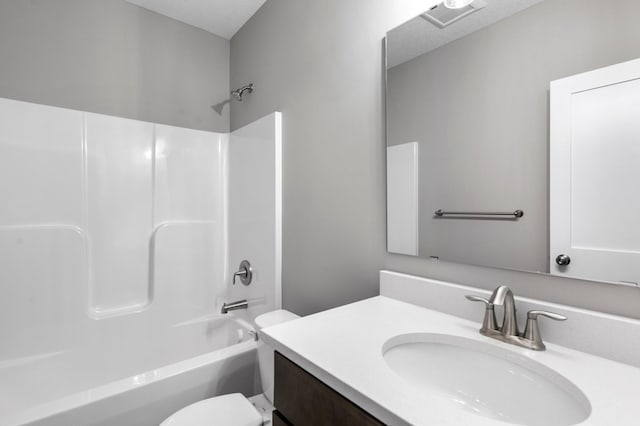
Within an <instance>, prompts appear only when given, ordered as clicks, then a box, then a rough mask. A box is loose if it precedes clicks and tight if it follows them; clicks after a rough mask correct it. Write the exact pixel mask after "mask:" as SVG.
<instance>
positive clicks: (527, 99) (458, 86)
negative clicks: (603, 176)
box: [387, 0, 640, 272]
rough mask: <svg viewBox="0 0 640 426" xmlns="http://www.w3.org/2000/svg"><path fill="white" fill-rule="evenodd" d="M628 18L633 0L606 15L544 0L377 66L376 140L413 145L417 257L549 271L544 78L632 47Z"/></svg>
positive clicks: (573, 0)
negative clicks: (384, 137)
mask: <svg viewBox="0 0 640 426" xmlns="http://www.w3.org/2000/svg"><path fill="white" fill-rule="evenodd" d="M638 16H640V2H637V1H626V2H620V3H618V4H617V5H616V7H615V8H612V9H611V10H610V11H609V13H608V15H607V17H606V19H603V15H602V2H601V1H599V0H564V1H557V0H556V1H544V2H542V3H539V4H537V5H535V6H533V7H531V8H529V9H526V10H524V11H522V12H520V13H518V14H516V15H514V16H511V17H509V18H507V19H505V20H503V21H501V22H498V23H496V24H494V25H492V26H490V27H488V28H485V29H483V30H480V31H478V32H476V33H474V34H471V35H469V36H467V37H464V38H462V39H459V40H456V41H454V42H452V43H450V44H448V45H446V46H443V47H441V48H439V49H436V50H434V51H432V52H430V53H427V54H425V55H421V56H419V57H417V58H415V59H413V60H411V61H408V62H405V63H403V64H400V65H398V66H395V67H393V68H391V69H390V70H389V71H388V80H387V85H388V91H387V108H388V109H387V112H388V117H389V121H388V125H387V126H388V128H387V130H388V135H389V139H388V141H387V143H388V144H390V145H394V144H399V143H406V142H412V141H418V142H419V145H420V149H419V152H420V212H421V214H420V255H421V256H422V257H428V256H439V257H440V259H445V260H450V261H455V262H463V263H471V264H476V265H489V266H499V267H508V268H512V269H518V270H527V271H540V272H548V271H549V238H548V236H549V229H548V227H549V223H548V215H549V194H548V185H549V182H548V176H549V165H548V161H549V160H548V158H549V151H548V146H549V131H548V129H549V118H548V117H549V107H548V105H549V100H548V91H549V82H550V81H553V80H557V79H559V78H563V77H566V76H570V75H574V74H578V73H582V72H585V71H589V70H592V69H596V68H600V67H603V66H607V65H612V64H616V63H620V62H624V61H628V60H631V59H635V58H638V57H640V43H638V40H640V25H638V20H637V17H638ZM422 24H423V25H430V24H429V23H427V22H424V21H423V22H422ZM456 25H465V23H464V20H463V21H461V22H460V23H459V24H456ZM438 208H444V209H448V210H458V211H460V210H462V211H464V210H467V211H513V210H515V209H522V210H524V212H525V216H524V217H523V218H522V219H520V220H518V221H513V220H507V221H505V220H455V219H454V220H452V219H437V218H434V217H433V214H432V213H433V211H435V210H436V209H438ZM556 254H557V253H556ZM552 257H555V255H554V256H552Z"/></svg>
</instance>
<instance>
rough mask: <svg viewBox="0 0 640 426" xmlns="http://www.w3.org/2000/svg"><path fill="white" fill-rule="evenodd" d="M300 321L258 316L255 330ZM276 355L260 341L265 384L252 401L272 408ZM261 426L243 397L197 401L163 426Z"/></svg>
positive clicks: (277, 314)
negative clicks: (264, 402) (259, 393)
mask: <svg viewBox="0 0 640 426" xmlns="http://www.w3.org/2000/svg"><path fill="white" fill-rule="evenodd" d="M296 318H300V317H299V316H298V315H296V314H293V313H291V312H289V311H285V310H282V309H280V310H277V311H272V312H267V313H266V314H262V315H259V316H258V317H256V319H255V321H254V322H255V326H256V330H257V331H258V332H260V330H262V329H263V328H265V327H269V326H272V325H276V324H281V323H283V322H287V321H291V320H294V319H296ZM273 354H274V351H273V348H271V347H269V346H267V345H266V344H265V343H264V342H262V341H258V365H259V368H260V379H261V381H262V391H263V394H262V395H261V396H257V397H252V398H251V399H252V400H260V399H262V398H264V399H266V402H267V404H270V405H273V387H274V368H273V363H274V355H273ZM213 425H225V426H262V425H263V415H262V413H260V412H259V411H258V410H257V409H256V407H255V406H254V405H253V404H252V403H251V402H250V401H249V399H247V398H246V397H245V396H244V395H242V394H240V393H232V394H228V395H221V396H216V397H213V398H209V399H205V400H202V401H198V402H196V403H193V404H191V405H188V406H186V407H185V408H182V409H180V410H178V411H176V412H175V413H173V414H172V415H171V416H170V417H168V418H167V419H166V420H165V421H163V422H162V423H161V424H160V426H213Z"/></svg>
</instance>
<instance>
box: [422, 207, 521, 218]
mask: <svg viewBox="0 0 640 426" xmlns="http://www.w3.org/2000/svg"><path fill="white" fill-rule="evenodd" d="M434 214H435V215H436V216H437V217H443V216H513V217H514V218H515V219H519V218H521V217H522V216H524V212H523V211H522V210H516V211H513V212H447V211H444V210H442V209H438V210H436V211H435V213H434Z"/></svg>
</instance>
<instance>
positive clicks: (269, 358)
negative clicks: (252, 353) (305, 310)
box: [254, 309, 300, 404]
mask: <svg viewBox="0 0 640 426" xmlns="http://www.w3.org/2000/svg"><path fill="white" fill-rule="evenodd" d="M297 318H300V317H299V316H298V315H296V314H294V313H291V312H289V311H285V310H284V309H280V310H277V311H272V312H267V313H266V314H262V315H259V316H257V317H256V319H255V321H254V322H255V325H256V330H257V331H258V336H259V337H258V339H259V340H258V365H259V366H260V379H261V380H262V391H263V392H264V396H265V397H266V398H267V399H268V400H269V402H270V403H271V404H273V385H274V368H273V363H274V351H273V348H271V347H270V346H268V345H267V344H265V343H264V342H263V341H262V338H261V336H260V331H261V330H262V329H263V328H265V327H270V326H272V325H276V324H281V323H283V322H287V321H291V320H294V319H297Z"/></svg>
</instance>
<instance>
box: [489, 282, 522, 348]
mask: <svg viewBox="0 0 640 426" xmlns="http://www.w3.org/2000/svg"><path fill="white" fill-rule="evenodd" d="M490 302H491V303H493V304H494V305H497V306H503V307H504V314H503V319H502V327H500V331H501V332H502V333H503V334H504V335H506V336H517V335H518V333H519V332H518V322H517V319H516V303H515V300H514V298H513V292H512V291H511V289H510V288H509V287H507V286H504V285H502V286H500V287H498V288H496V289H495V290H494V291H493V294H492V295H491V299H490Z"/></svg>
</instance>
